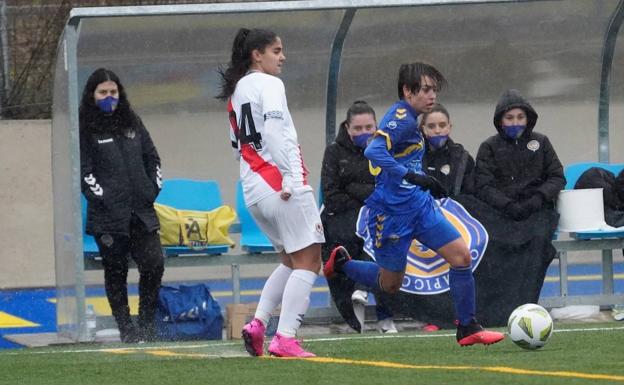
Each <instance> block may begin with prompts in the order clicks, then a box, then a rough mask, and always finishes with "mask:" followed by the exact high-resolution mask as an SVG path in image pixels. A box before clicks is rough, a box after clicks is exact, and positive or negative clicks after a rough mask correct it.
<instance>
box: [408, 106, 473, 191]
mask: <svg viewBox="0 0 624 385" xmlns="http://www.w3.org/2000/svg"><path fill="white" fill-rule="evenodd" d="M420 127H421V129H422V131H423V133H424V135H425V140H426V143H425V146H426V149H427V150H426V152H425V155H424V156H423V171H425V172H426V173H427V174H428V175H431V176H433V177H434V178H436V179H437V180H439V181H440V182H441V183H442V185H444V187H445V188H446V191H447V192H448V193H449V196H450V197H456V196H457V195H459V194H460V193H467V194H471V193H473V192H474V176H473V171H474V166H475V162H474V159H473V158H472V156H470V154H469V153H468V151H466V150H465V149H464V147H463V146H462V145H461V144H459V143H455V142H454V141H453V140H452V139H451V138H450V134H451V130H452V128H453V125H452V124H451V118H450V115H449V113H448V111H447V110H446V108H445V107H444V106H443V105H442V104H439V103H436V104H435V105H434V106H433V108H432V109H431V111H429V112H425V113H423V114H422V120H421V122H420Z"/></svg>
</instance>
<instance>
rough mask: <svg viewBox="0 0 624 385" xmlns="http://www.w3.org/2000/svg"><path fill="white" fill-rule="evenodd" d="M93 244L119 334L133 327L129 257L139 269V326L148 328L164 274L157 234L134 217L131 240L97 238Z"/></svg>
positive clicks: (107, 237)
mask: <svg viewBox="0 0 624 385" xmlns="http://www.w3.org/2000/svg"><path fill="white" fill-rule="evenodd" d="M95 241H96V243H97V245H98V249H99V251H100V256H101V257H102V265H103V266H104V286H105V288H106V296H107V297H108V303H109V305H110V307H111V310H112V312H113V317H115V321H116V322H117V326H118V327H119V328H120V330H122V329H123V330H122V331H127V330H128V329H129V328H131V327H132V322H131V320H130V308H129V307H128V287H127V279H128V255H130V256H131V257H132V259H133V260H134V262H135V263H136V264H137V267H138V269H139V275H140V278H139V326H140V327H142V328H151V327H152V325H153V322H154V314H155V312H156V302H157V301H158V292H159V290H160V283H161V279H162V276H163V273H164V270H165V268H164V257H163V252H162V246H161V244H160V236H159V235H158V232H157V231H151V232H148V231H147V230H146V228H145V225H144V224H143V222H142V221H141V220H140V219H139V218H137V217H135V216H133V217H132V221H131V223H130V236H129V237H128V236H125V235H119V234H97V235H96V236H95Z"/></svg>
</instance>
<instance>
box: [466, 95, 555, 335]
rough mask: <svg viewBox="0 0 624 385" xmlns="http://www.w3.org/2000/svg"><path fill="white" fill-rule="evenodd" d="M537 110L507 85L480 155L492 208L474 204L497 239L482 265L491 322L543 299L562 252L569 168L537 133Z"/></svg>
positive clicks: (478, 275)
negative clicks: (560, 230)
mask: <svg viewBox="0 0 624 385" xmlns="http://www.w3.org/2000/svg"><path fill="white" fill-rule="evenodd" d="M537 116H538V115H537V112H536V111H535V109H534V108H533V107H532V106H531V104H529V102H528V101H527V100H526V99H525V98H524V97H523V96H522V95H521V94H520V93H519V92H518V91H517V90H513V89H511V90H507V91H505V92H504V93H503V95H502V96H501V97H500V99H499V101H498V104H497V105H496V109H495V111H494V119H493V122H494V127H495V128H496V131H497V133H496V135H493V136H491V137H489V138H488V139H486V140H485V141H484V142H483V143H482V144H481V146H480V147H479V151H478V153H477V157H476V168H475V189H476V192H477V196H478V198H479V199H480V200H482V201H483V202H485V204H486V205H487V207H483V206H479V205H474V206H472V207H471V206H468V205H466V202H463V201H462V203H464V205H465V206H466V208H467V209H468V210H469V211H470V212H471V214H473V215H474V216H475V217H476V218H477V219H478V220H479V221H480V222H481V223H482V224H483V225H484V226H485V228H486V229H487V230H488V233H489V237H490V238H489V243H488V248H487V251H486V253H485V255H484V257H483V261H482V262H481V265H480V266H479V268H478V269H477V270H476V271H475V279H477V282H478V285H479V286H478V287H479V293H478V294H479V298H478V304H479V305H478V306H479V307H480V310H479V311H478V313H479V314H482V316H481V318H482V320H483V323H484V325H487V326H493V325H504V324H506V322H507V317H508V316H509V314H510V313H511V311H512V310H513V309H514V308H515V307H517V306H518V305H521V304H524V303H528V302H532V303H537V301H538V299H539V294H540V291H541V288H542V284H543V282H544V278H545V275H546V269H547V268H548V266H549V265H550V262H551V261H552V259H553V258H554V256H555V254H556V250H555V248H554V247H553V246H552V243H551V241H552V238H553V235H554V233H555V231H556V228H557V222H558V218H559V216H558V214H557V212H556V211H555V202H556V200H557V196H558V194H559V192H560V191H561V190H562V189H563V187H564V186H565V177H564V174H563V166H562V165H561V162H560V161H559V158H558V157H557V154H556V152H555V149H554V148H553V146H552V144H551V143H550V140H549V139H548V137H547V136H546V135H543V134H540V133H537V132H535V131H534V130H533V129H534V128H535V125H536V123H537Z"/></svg>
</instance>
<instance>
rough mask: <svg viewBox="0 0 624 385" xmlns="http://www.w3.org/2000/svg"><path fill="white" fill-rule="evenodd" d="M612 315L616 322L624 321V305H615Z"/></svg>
mask: <svg viewBox="0 0 624 385" xmlns="http://www.w3.org/2000/svg"><path fill="white" fill-rule="evenodd" d="M611 314H613V319H614V320H616V321H624V305H614V306H613V309H611Z"/></svg>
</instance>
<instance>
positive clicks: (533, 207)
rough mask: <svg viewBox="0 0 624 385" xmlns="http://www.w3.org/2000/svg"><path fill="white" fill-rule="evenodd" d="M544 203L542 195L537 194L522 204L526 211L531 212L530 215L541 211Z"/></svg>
mask: <svg viewBox="0 0 624 385" xmlns="http://www.w3.org/2000/svg"><path fill="white" fill-rule="evenodd" d="M543 203H544V198H543V197H542V194H540V193H536V194H533V195H532V196H531V197H530V198H529V199H527V200H525V201H524V202H522V203H521V205H522V207H523V208H524V210H526V211H527V212H529V214H531V213H534V212H536V211H539V209H541V208H542V204H543Z"/></svg>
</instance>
